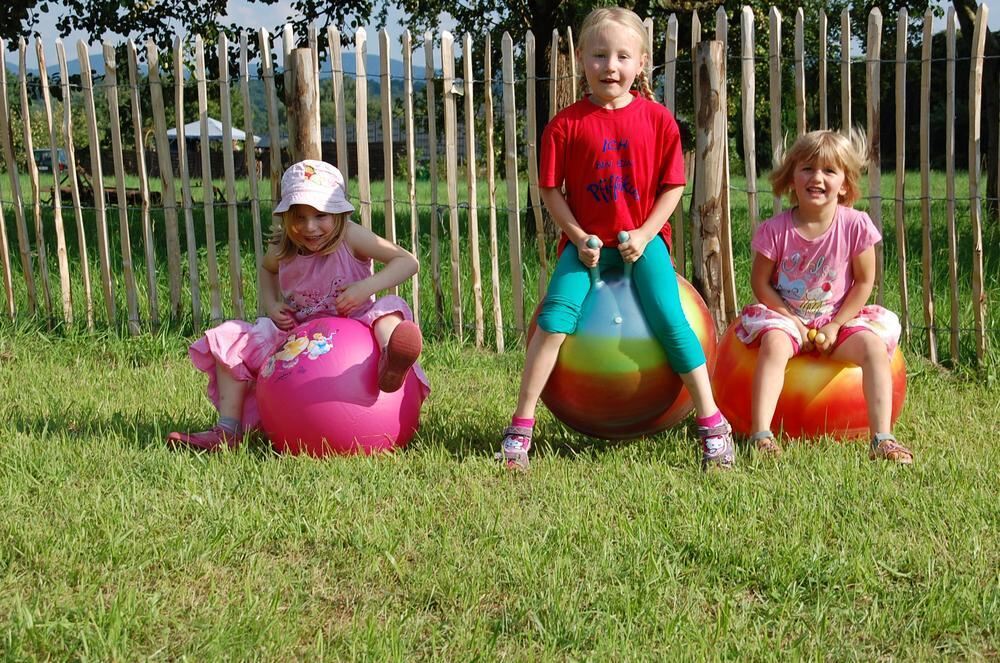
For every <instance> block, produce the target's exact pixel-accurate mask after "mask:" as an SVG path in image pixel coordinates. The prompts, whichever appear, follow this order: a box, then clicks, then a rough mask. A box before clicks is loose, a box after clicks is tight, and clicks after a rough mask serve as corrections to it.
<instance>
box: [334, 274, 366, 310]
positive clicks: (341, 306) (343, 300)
mask: <svg viewBox="0 0 1000 663" xmlns="http://www.w3.org/2000/svg"><path fill="white" fill-rule="evenodd" d="M371 296H372V292H371V291H370V290H369V289H368V288H367V287H365V286H364V285H362V283H361V281H356V282H354V283H352V284H351V285H349V286H347V287H346V288H344V289H343V290H341V291H340V293H339V294H338V295H337V298H336V299H335V300H334V304H336V305H337V314H338V315H342V316H344V317H345V318H346V317H350V315H351V314H352V313H354V312H355V311H357V310H358V309H359V308H361V307H362V306H364V305H365V304H367V303H368V300H369V297H371Z"/></svg>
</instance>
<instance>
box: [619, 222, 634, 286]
mask: <svg viewBox="0 0 1000 663" xmlns="http://www.w3.org/2000/svg"><path fill="white" fill-rule="evenodd" d="M628 240H629V234H628V231H626V230H619V231H618V243H619V244H624V243H625V242H627V241H628ZM625 278H627V279H630V278H632V263H630V262H627V263H625Z"/></svg>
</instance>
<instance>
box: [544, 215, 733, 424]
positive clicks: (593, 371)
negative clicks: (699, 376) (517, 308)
mask: <svg viewBox="0 0 1000 663" xmlns="http://www.w3.org/2000/svg"><path fill="white" fill-rule="evenodd" d="M618 240H619V241H620V242H625V241H627V240H628V233H621V234H619V237H618ZM591 241H593V239H592V240H591ZM592 246H593V248H596V242H595V243H594V245H592ZM631 272H632V265H631V264H626V265H624V268H623V269H606V270H605V271H604V273H603V274H602V273H601V272H600V271H599V269H598V268H597V267H594V268H592V269H591V288H590V292H589V293H588V294H587V297H586V299H585V300H584V302H583V306H582V309H581V313H580V321H579V323H578V325H577V329H576V332H575V333H573V334H570V335H568V336H567V337H566V340H565V342H564V343H563V344H562V347H561V348H560V350H559V357H558V359H557V360H556V365H555V368H554V369H553V370H552V374H551V375H550V377H549V380H548V383H547V384H546V385H545V389H544V390H543V391H542V402H543V403H545V405H546V407H548V409H549V411H550V412H552V414H553V415H554V416H555V417H556V418H557V419H559V420H560V421H562V422H563V423H565V424H566V425H567V426H569V427H570V428H572V429H574V430H576V431H579V432H581V433H584V434H586V435H590V436H592V437H599V438H604V439H626V438H633V437H640V436H642V435H651V434H654V433H658V432H660V431H662V430H665V429H667V428H669V427H670V426H673V425H675V424H676V423H678V422H679V421H680V420H681V419H683V418H684V417H685V416H686V415H687V414H688V413H689V412H690V411H691V409H692V407H693V405H692V402H691V397H690V395H689V394H688V392H687V389H686V388H685V387H684V383H683V382H682V381H681V379H680V376H678V375H677V373H675V372H674V370H673V369H672V368H671V367H670V363H669V362H668V361H667V356H666V353H665V352H664V351H663V348H662V346H661V345H660V343H659V341H657V340H656V338H655V337H654V336H653V334H652V331H651V330H650V328H649V325H648V324H647V323H646V318H645V316H644V315H643V313H642V308H641V306H640V304H639V299H638V295H637V293H636V289H635V286H634V284H633V283H632V274H631ZM677 282H678V287H679V289H680V297H681V306H682V308H683V309H684V315H685V316H686V317H687V319H688V321H689V322H690V324H691V327H692V329H694V332H695V334H696V335H697V336H698V339H699V340H700V341H701V346H702V349H703V350H704V352H705V357H706V359H707V361H708V368H709V371H711V370H712V367H713V366H714V363H715V348H716V337H715V326H714V323H713V321H712V317H711V315H710V314H709V312H708V307H706V306H705V302H704V301H703V300H702V298H701V296H700V295H699V294H698V292H697V291H696V290H695V289H694V287H693V286H692V285H691V284H690V283H688V282H687V281H686V280H685V279H684V278H683V277H682V276H680V275H679V274H678V275H677ZM537 315H538V312H537V311H536V312H535V316H536V317H537ZM534 329H535V325H534V323H532V326H531V329H530V330H529V339H530V335H531V333H533V332H534Z"/></svg>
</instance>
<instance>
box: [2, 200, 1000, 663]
mask: <svg viewBox="0 0 1000 663" xmlns="http://www.w3.org/2000/svg"><path fill="white" fill-rule="evenodd" d="M522 192H523V189H522ZM914 195H915V194H914ZM738 197H739V196H737V195H736V194H734V205H736V204H738V203H739V201H738V200H737V198H738ZM763 202H764V201H763V200H762V204H763ZM768 204H769V203H768ZM936 205H937V203H936ZM910 207H912V208H913V209H915V210H919V206H918V203H917V202H916V201H915V202H913V203H912V205H910ZM908 209H909V207H908ZM885 210H886V211H884V221H885V225H886V228H887V235H889V234H891V233H892V230H891V229H892V228H893V218H892V216H891V215H888V214H889V212H890V210H891V203H889V204H887V207H886V208H885ZM935 210H938V208H937V207H935ZM734 213H735V214H736V215H737V217H738V219H737V220H738V223H741V224H744V225H742V226H740V227H738V228H737V229H735V230H734V237H735V238H736V243H737V249H736V253H737V272H738V273H739V274H742V275H744V277H745V275H746V273H747V268H748V264H749V260H748V257H747V254H748V251H747V249H746V246H747V243H748V237H749V231H748V230H747V228H746V225H745V223H746V217H745V209H744V210H742V211H740V212H734ZM912 213H913V210H910V211H909V212H908V214H912ZM938 213H939V210H938V211H936V212H935V214H936V216H935V219H936V220H937V221H936V222H939V221H940V219H941V217H940V216H938V215H937V214H938ZM428 214H429V213H428ZM916 214H917V216H916V219H919V211H917V212H916ZM966 216H967V214H966ZM110 218H113V219H114V224H117V218H116V216H112V217H110ZM6 220H7V223H8V231H9V232H10V231H11V230H12V226H11V224H12V220H11V216H10V215H9V213H8V215H7V216H6ZM244 220H245V219H244ZM426 222H427V223H429V222H430V221H429V220H427V221H426ZM219 223H220V226H219V227H220V228H221V229H224V228H225V215H224V214H222V215H220V216H219ZM501 223H502V225H503V226H505V225H506V221H505V219H504V220H502V221H501ZM964 223H967V218H965V220H964ZM990 223H993V221H992V220H991V221H990ZM111 227H112V229H115V228H116V227H117V226H116V225H112V226H111ZM444 227H445V228H446V227H447V224H446V223H445V226H444ZM986 232H987V234H986V237H985V238H984V247H985V249H986V253H985V256H984V257H985V261H986V262H985V264H986V269H985V273H986V288H987V292H988V293H989V295H988V300H989V301H990V302H993V303H994V304H992V305H995V302H996V301H998V299H1000V282H998V274H1000V264H998V261H1000V252H998V251H997V246H1000V243H998V241H997V237H998V235H997V230H996V227H995V225H994V226H993V228H992V229H988V230H987V231H986ZM935 233H936V235H935V251H936V254H935V256H936V257H935V283H936V284H947V259H946V255H947V254H946V242H944V241H943V230H942V229H941V228H940V225H939V226H937V227H936V230H935ZM138 237H140V235H139V234H138V233H133V238H138ZM217 237H218V238H219V240H220V243H224V242H225V234H218V235H217ZM73 241H74V240H73V239H72V238H70V240H69V245H70V247H71V251H72V247H73ZM134 241H136V242H138V241H139V239H134ZM243 242H244V245H243V249H244V253H243V257H244V263H243V264H244V273H245V274H246V273H247V268H248V267H250V266H251V265H252V245H250V244H249V242H250V240H249V238H247V237H246V236H244V237H243ZM527 242H528V240H525V243H526V248H525V250H524V253H525V255H531V253H532V249H530V248H529V247H528V245H527ZM505 243H506V237H505V236H503V237H501V246H502V247H503V246H504V245H505ZM894 243H895V242H894V240H887V243H886V244H887V255H886V265H887V286H886V292H885V297H886V303H887V305H888V306H890V307H892V308H895V307H896V304H897V303H898V301H899V286H898V283H899V275H898V273H897V272H898V269H896V267H895V265H896V262H895V260H896V258H895V253H894V250H895V249H894V248H893V246H894ZM907 243H908V247H909V254H910V260H911V263H910V265H911V266H910V267H909V274H908V278H909V283H910V288H911V291H910V298H911V306H913V307H914V308H913V309H912V312H911V320H912V321H913V322H914V323H915V331H914V335H913V337H912V338H911V339H910V341H909V342H908V344H907V345H906V346H905V347H904V349H905V350H906V356H907V360H908V393H907V402H906V406H905V408H904V409H903V413H902V415H901V417H900V419H899V421H898V422H897V427H896V432H897V434H898V435H899V437H900V440H901V441H902V442H903V443H904V444H907V445H908V446H910V447H911V448H912V449H913V450H914V452H915V454H916V462H915V464H914V465H913V466H912V467H909V468H904V467H896V466H891V465H888V464H885V463H873V462H871V461H869V460H868V459H867V454H866V450H865V448H864V445H863V444H861V443H837V442H834V441H831V440H828V439H819V440H813V441H810V442H802V443H790V444H788V445H787V451H786V453H785V455H784V456H783V457H782V458H781V459H780V461H778V462H768V461H764V460H758V459H755V458H754V457H753V455H752V454H751V453H750V452H749V451H748V450H747V449H746V448H745V447H741V448H740V459H739V467H738V469H737V470H735V471H734V472H732V473H729V474H726V475H708V476H706V475H704V474H702V473H701V471H700V470H699V468H698V454H697V451H696V449H695V442H694V438H693V435H692V431H691V430H690V429H689V428H685V427H679V428H677V429H674V430H671V431H668V432H666V433H663V434H661V435H657V436H655V437H652V438H648V439H643V440H636V441H630V442H618V443H606V442H601V441H597V440H592V439H588V438H582V437H580V436H579V435H576V434H574V433H572V431H569V430H568V429H566V428H565V427H563V426H562V425H561V424H559V423H558V422H556V421H555V420H554V419H553V418H552V417H551V416H550V415H549V414H548V412H547V411H545V410H544V409H543V410H541V411H540V412H541V414H540V419H539V424H538V429H537V434H536V440H537V442H538V445H537V452H536V453H535V455H534V460H533V464H532V470H531V473H530V474H529V475H527V476H522V475H511V474H508V473H506V472H504V471H502V470H501V469H500V468H499V467H498V466H497V465H496V464H495V463H494V461H493V460H492V452H493V451H494V450H495V447H496V443H497V441H498V434H499V431H500V429H501V428H502V427H503V425H504V424H505V422H506V420H507V418H508V417H509V415H510V412H511V410H512V409H513V406H514V401H515V397H516V393H515V392H516V384H517V380H518V376H519V373H520V369H521V366H522V362H523V351H522V349H521V348H522V345H521V342H520V340H519V339H517V338H514V337H513V336H509V337H508V339H507V341H508V342H507V345H508V348H509V349H508V351H507V352H506V353H505V354H497V353H495V352H492V351H486V350H477V349H475V348H473V347H471V345H470V344H461V343H459V342H458V341H457V340H456V339H455V338H454V336H453V334H450V333H448V330H447V325H445V324H442V323H439V325H440V326H439V327H438V328H435V327H434V324H435V322H434V316H432V315H430V314H428V326H429V327H431V331H430V333H429V338H430V342H429V343H428V347H427V349H426V352H425V356H424V359H423V364H424V368H425V369H426V370H427V373H428V374H429V376H430V379H431V382H432V385H433V388H434V391H433V393H432V394H431V396H430V398H429V400H428V401H427V402H426V403H425V406H424V410H423V415H422V420H421V421H422V424H421V428H420V431H419V432H418V434H417V436H416V438H415V439H414V441H413V442H412V443H411V444H410V446H409V447H408V448H407V449H406V450H405V451H403V452H401V453H397V454H393V455H389V456H383V457H377V458H367V457H337V458H331V459H327V460H323V461H318V460H313V459H307V458H292V457H283V456H278V455H275V454H274V453H272V452H271V451H270V449H269V446H268V445H267V443H266V441H265V440H263V439H260V438H258V437H254V438H251V439H250V440H249V441H248V443H247V444H245V445H243V446H242V447H241V448H240V449H238V450H236V451H235V452H226V453H221V454H217V455H213V456H207V455H198V454H194V453H186V452H179V453H178V452H171V451H169V450H167V449H166V447H165V445H164V444H163V437H164V435H165V434H166V432H167V431H169V430H171V429H174V428H188V427H196V426H201V425H208V424H209V423H210V422H211V421H212V420H213V412H212V409H211V406H210V405H209V403H208V402H207V401H206V399H205V398H204V395H203V393H204V386H205V385H204V380H203V378H202V377H201V375H200V374H197V373H196V372H195V371H194V370H193V369H192V368H191V366H190V363H189V362H188V360H187V357H186V353H185V348H186V346H187V344H188V343H189V342H190V341H191V331H190V330H191V326H190V320H188V321H186V322H185V323H182V324H170V325H166V326H164V327H162V328H161V329H160V330H159V331H155V332H151V331H144V332H143V333H142V334H140V335H139V336H137V337H128V336H127V335H126V334H125V333H123V332H122V330H121V329H113V330H108V331H98V332H87V331H84V330H83V328H82V325H79V324H77V325H75V326H73V327H66V326H62V327H57V328H56V329H55V330H47V329H46V328H45V325H44V323H42V322H39V321H28V322H25V321H18V322H11V321H10V320H7V319H6V318H3V319H0V503H2V507H3V511H4V517H3V518H2V519H0V625H2V626H0V658H2V659H4V660H35V659H54V660H64V659H87V660H123V661H131V660H138V659H165V660H177V659H188V660H214V659H238V660H243V659H263V660H289V659H306V660H316V659H328V660H350V659H362V660H378V661H382V660H413V659H442V660H449V661H450V660H458V661H466V660H493V659H498V658H499V659H512V660H530V661H535V660H578V659H589V660H675V659H681V660H702V659H722V658H726V659H733V658H740V659H750V660H755V659H768V660H770V659H781V660H785V659H800V658H804V659H834V660H844V659H862V660H873V659H917V660H923V659H934V658H941V659H973V660H979V659H989V660H992V659H995V658H997V657H998V656H1000V627H998V625H1000V509H998V507H997V495H998V492H1000V483H998V481H997V478H996V469H995V468H996V467H997V466H998V465H1000V441H998V439H997V436H996V431H997V430H998V428H1000V426H998V422H1000V380H998V379H997V378H998V370H1000V357H998V354H997V351H996V348H997V347H998V345H1000V331H998V327H997V325H996V323H995V322H992V323H989V324H988V334H989V344H990V348H991V350H990V353H989V355H988V357H987V361H986V362H985V363H984V364H983V365H982V366H979V367H978V368H972V367H971V366H972V365H973V358H974V355H975V353H974V350H973V348H972V346H971V336H972V334H971V331H970V329H969V328H970V327H971V319H972V313H971V305H969V304H968V292H969V276H968V274H967V272H963V276H962V279H961V282H960V287H961V290H962V296H963V299H962V302H963V303H962V308H961V316H962V318H961V319H962V326H963V328H964V329H963V335H962V348H961V349H962V357H961V361H960V362H959V368H958V369H956V370H954V371H952V372H948V371H942V370H940V369H938V368H937V367H935V366H932V365H931V364H930V363H929V362H927V361H926V360H925V359H923V358H922V353H923V344H924V343H925V332H924V331H922V330H921V329H918V327H919V326H920V325H921V324H922V315H921V313H920V308H919V306H920V304H919V302H920V291H919V284H920V279H919V274H920V272H919V246H920V233H919V222H918V221H914V220H913V219H910V220H909V221H908V234H907ZM91 246H93V244H91ZM248 246H249V247H250V251H251V254H250V255H248V254H247V252H246V249H247V247H248ZM91 250H92V252H93V251H94V249H93V248H92V249H91ZM157 251H158V255H161V256H162V251H163V247H162V245H158V248H157ZM426 251H427V247H426V246H425V245H424V246H422V256H421V257H422V272H421V300H422V302H423V303H424V306H426V307H427V308H426V310H427V311H432V307H433V290H432V288H431V286H430V279H429V269H430V266H429V260H428V259H427V255H426ZM962 253H963V255H962V257H961V263H962V265H963V267H962V269H963V270H966V269H967V265H968V255H969V249H968V248H964V249H962ZM133 254H134V255H135V256H141V255H142V253H141V250H139V249H138V248H137V249H136V250H134V253H133ZM13 255H16V253H15V254H13ZM443 256H447V249H446V248H445V249H444V250H443ZM91 258H92V259H94V254H93V253H92V255H91ZM219 261H220V265H222V266H224V265H225V264H226V263H225V253H224V252H221V253H220V257H219ZM444 262H445V271H444V274H443V277H444V278H443V280H444V283H445V290H446V291H447V284H448V283H449V281H448V272H447V258H445V260H444ZM486 264H487V263H486V262H485V261H484V269H485V268H486ZM501 265H502V266H504V268H505V269H506V272H505V273H504V274H503V278H504V281H503V292H504V293H507V294H506V295H505V296H509V292H510V291H509V278H510V275H509V271H510V269H509V264H508V265H505V264H504V260H501ZM95 269H96V264H95ZM531 269H537V268H536V267H534V266H529V268H526V271H527V272H528V278H529V281H528V283H527V284H526V287H525V291H526V293H527V295H528V296H527V299H528V308H529V310H530V308H531V307H533V305H534V294H533V293H534V291H535V290H536V285H535V282H534V281H533V280H532V279H533V278H534V277H532V273H533V272H531ZM165 271H166V270H165V269H164V268H163V267H162V266H161V267H160V271H159V278H160V284H159V286H158V287H159V288H160V293H161V301H163V300H164V297H165V284H164V281H165V278H166V276H165V274H164V272H165ZM50 272H51V273H53V274H54V273H55V268H54V263H50ZM94 273H95V274H96V271H95V272H94ZM139 273H140V274H141V270H139ZM484 273H486V272H484ZM74 278H76V277H75V275H74ZM140 280H141V276H140ZM247 280H248V281H249V280H250V279H247ZM54 283H55V281H54ZM739 288H740V297H741V301H746V300H747V299H748V298H749V287H748V285H747V283H746V279H745V278H741V279H740V280H739ZM485 290H487V291H488V281H487V287H486V288H485ZM95 291H96V288H95ZM404 292H405V289H404ZM937 293H938V295H937V296H938V297H940V299H938V305H937V320H938V324H945V325H946V324H947V320H948V315H949V311H948V309H949V306H948V299H947V294H946V288H945V287H943V286H942V287H941V288H940V289H939V290H937ZM95 294H96V292H95ZM447 295H448V293H447V292H446V293H445V299H444V307H443V310H444V312H445V316H447V315H448V312H449V311H450V308H449V301H448V297H447ZM18 297H19V306H22V308H20V309H19V310H23V299H20V298H22V297H23V292H21V291H19V293H18ZM252 297H253V289H252V287H249V286H248V290H247V301H248V302H250V301H253V299H252ZM223 301H226V299H225V297H224V298H223ZM101 305H102V304H101V302H100V300H99V299H98V301H97V306H98V311H100V306H101ZM203 305H204V304H203ZM463 305H464V307H465V310H466V318H465V319H466V321H468V320H469V311H470V310H471V302H470V301H469V296H468V291H467V290H466V291H465V292H463ZM486 306H487V311H489V310H490V301H489V299H488V298H487V302H486ZM121 311H123V309H122V302H121V301H119V314H120V315H121ZM487 315H489V314H487ZM505 316H506V317H505V322H506V323H507V324H510V320H511V317H510V312H509V310H505ZM98 317H99V320H98V322H99V324H98V328H99V329H100V328H101V327H102V325H101V324H100V316H98ZM993 319H994V320H995V317H994V318H993ZM508 331H509V330H508ZM939 333H940V332H939ZM466 336H467V337H468V336H469V335H468V334H466ZM945 338H946V337H945V336H944V335H942V336H941V337H940V338H939V341H940V348H939V349H940V351H941V352H942V355H944V356H946V355H947V341H946V340H942V339H945ZM490 342H491V341H490V337H489V334H487V347H489V346H490ZM689 424H690V422H689Z"/></svg>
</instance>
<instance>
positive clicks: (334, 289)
mask: <svg viewBox="0 0 1000 663" xmlns="http://www.w3.org/2000/svg"><path fill="white" fill-rule="evenodd" d="M344 281H345V279H344V278H343V277H342V276H338V277H337V278H335V279H333V281H332V282H330V284H329V286H328V287H327V288H325V289H319V288H310V289H307V290H302V291H300V292H295V293H292V294H289V295H286V296H285V303H286V304H288V305H289V306H291V307H292V310H293V311H294V315H295V319H296V320H299V321H302V320H306V319H308V318H309V317H310V316H312V315H314V314H315V313H318V312H322V311H331V312H336V310H337V306H336V304H334V301H335V300H336V299H337V295H339V294H340V293H341V292H342V291H343V290H344V288H345V287H346V284H345V283H344Z"/></svg>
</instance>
